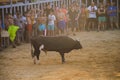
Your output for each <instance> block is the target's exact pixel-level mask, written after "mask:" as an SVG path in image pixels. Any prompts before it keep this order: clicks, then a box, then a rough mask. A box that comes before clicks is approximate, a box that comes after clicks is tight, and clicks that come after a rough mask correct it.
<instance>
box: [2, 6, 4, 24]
mask: <svg viewBox="0 0 120 80" xmlns="http://www.w3.org/2000/svg"><path fill="white" fill-rule="evenodd" d="M2 23H3V24H4V8H2Z"/></svg>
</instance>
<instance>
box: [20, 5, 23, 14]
mask: <svg viewBox="0 0 120 80" xmlns="http://www.w3.org/2000/svg"><path fill="white" fill-rule="evenodd" d="M20 9H21V15H23V8H22V6H20Z"/></svg>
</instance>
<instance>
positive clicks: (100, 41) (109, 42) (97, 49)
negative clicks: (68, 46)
mask: <svg viewBox="0 0 120 80" xmlns="http://www.w3.org/2000/svg"><path fill="white" fill-rule="evenodd" d="M75 34H76V35H74V36H73V35H72V34H70V35H69V36H70V37H72V38H74V39H75V38H79V39H80V42H81V44H82V46H83V49H81V50H73V51H71V52H70V53H68V54H65V58H66V63H64V64H61V57H60V55H59V54H58V53H57V52H54V51H53V52H48V53H47V55H45V53H44V52H42V53H41V56H40V64H33V59H32V58H31V54H30V44H26V43H24V44H22V45H20V46H17V48H15V49H13V48H11V47H9V48H7V49H5V50H4V51H2V52H0V80H120V30H114V31H104V32H102V31H101V32H96V31H91V32H76V33H75Z"/></svg>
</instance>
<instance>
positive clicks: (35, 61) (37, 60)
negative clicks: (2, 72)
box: [34, 51, 40, 64]
mask: <svg viewBox="0 0 120 80" xmlns="http://www.w3.org/2000/svg"><path fill="white" fill-rule="evenodd" d="M39 55H40V51H39V53H36V54H35V56H34V64H39V62H40V61H39Z"/></svg>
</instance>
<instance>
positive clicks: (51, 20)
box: [48, 11, 56, 36]
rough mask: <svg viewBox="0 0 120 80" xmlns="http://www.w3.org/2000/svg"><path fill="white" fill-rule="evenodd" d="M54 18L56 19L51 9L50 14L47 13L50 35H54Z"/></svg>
mask: <svg viewBox="0 0 120 80" xmlns="http://www.w3.org/2000/svg"><path fill="white" fill-rule="evenodd" d="M55 20H56V17H55V15H54V14H53V11H51V12H50V14H49V15H48V35H50V36H54V29H55V24H54V21H55Z"/></svg>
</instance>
